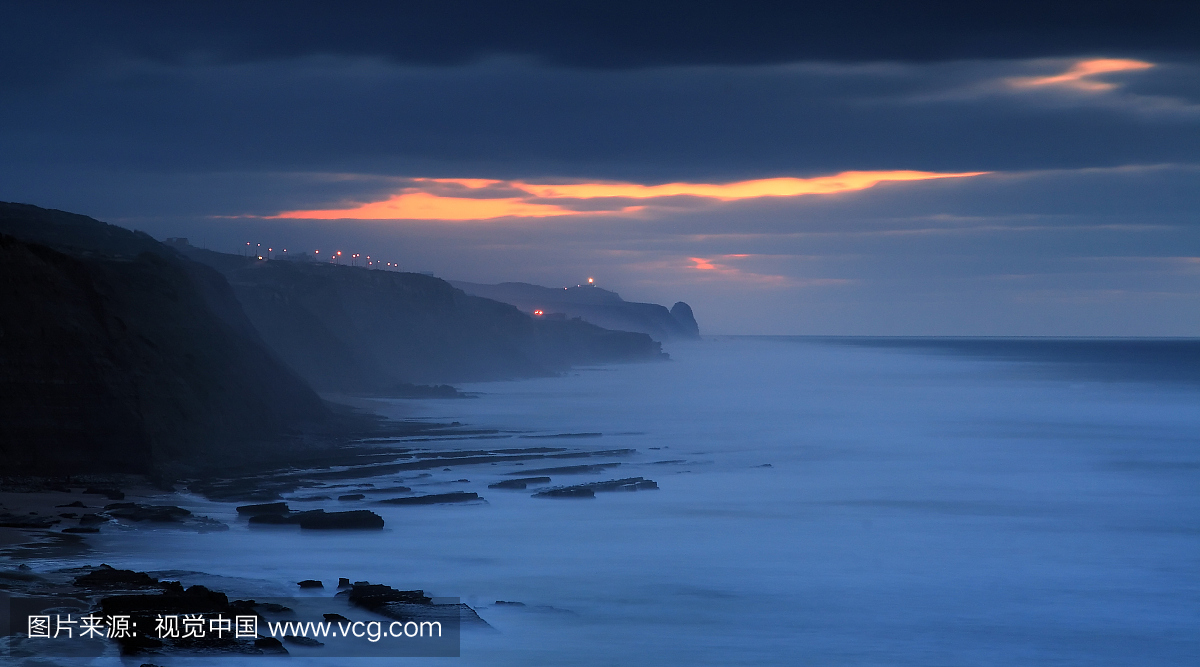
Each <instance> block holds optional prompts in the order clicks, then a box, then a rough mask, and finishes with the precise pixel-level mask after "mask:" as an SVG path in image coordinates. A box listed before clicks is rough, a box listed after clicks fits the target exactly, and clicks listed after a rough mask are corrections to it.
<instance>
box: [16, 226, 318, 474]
mask: <svg viewBox="0 0 1200 667" xmlns="http://www.w3.org/2000/svg"><path fill="white" fill-rule="evenodd" d="M329 418H330V413H329V411H328V408H327V407H326V405H325V404H324V403H323V402H322V401H321V399H320V398H319V397H318V396H317V395H316V394H315V393H314V392H313V391H312V390H311V389H310V388H309V387H308V386H307V385H306V384H305V383H304V382H303V380H301V379H300V378H299V377H297V376H296V374H295V373H293V372H292V371H291V370H290V369H289V368H287V367H286V366H285V365H284V364H283V363H281V362H280V361H279V360H278V359H277V358H276V357H275V355H274V354H272V353H271V352H270V351H269V350H268V349H267V348H266V347H265V346H264V345H263V343H262V341H261V340H260V339H259V337H258V335H257V334H256V332H255V331H254V328H253V326H252V325H251V324H250V322H249V320H247V319H246V318H245V315H244V313H242V310H241V307H240V305H239V304H238V303H237V301H236V299H235V298H234V296H233V292H232V290H230V288H229V286H228V284H227V283H226V282H225V280H224V279H223V278H222V277H221V276H220V274H218V273H217V272H215V271H213V270H212V269H210V268H208V267H205V266H202V265H199V264H197V263H195V262H192V261H190V260H188V259H186V258H183V257H180V256H179V255H177V254H176V253H174V252H173V251H171V250H170V249H168V248H166V247H164V246H162V245H161V244H159V243H158V242H156V241H154V240H153V239H152V238H150V237H149V236H147V235H145V234H140V233H135V232H131V231H129V230H125V229H122V228H120V227H115V226H112V225H106V224H104V223H102V222H99V221H97V220H93V219H91V218H87V217H85V216H79V215H73V214H69V213H64V212H62V211H52V210H47V209H40V208H37V207H34V206H28V205H21V204H7V203H0V472H3V473H4V474H12V473H24V472H31V473H46V472H52V473H55V474H64V473H77V472H118V471H119V472H151V471H157V472H164V471H167V472H170V471H176V472H181V471H186V470H194V469H197V468H203V467H206V466H211V465H213V464H215V463H216V462H220V463H221V464H222V465H229V464H231V463H238V462H251V461H254V460H257V459H263V458H267V457H270V456H274V455H278V454H280V453H282V452H286V451H288V449H289V448H291V447H295V446H296V445H297V444H299V443H301V442H302V441H304V439H305V438H304V434H305V433H311V432H312V431H313V429H321V428H326V427H328V420H329Z"/></svg>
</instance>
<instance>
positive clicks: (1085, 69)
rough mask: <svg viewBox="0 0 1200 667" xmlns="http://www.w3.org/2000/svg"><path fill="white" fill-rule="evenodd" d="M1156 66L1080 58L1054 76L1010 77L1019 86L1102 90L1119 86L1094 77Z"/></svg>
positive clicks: (1142, 62) (1136, 62) (1111, 59)
mask: <svg viewBox="0 0 1200 667" xmlns="http://www.w3.org/2000/svg"><path fill="white" fill-rule="evenodd" d="M1151 67H1154V63H1148V62H1144V61H1141V60H1125V59H1120V58H1096V59H1093V60H1080V61H1079V62H1076V63H1075V64H1074V65H1073V66H1072V67H1071V68H1070V69H1068V70H1067V71H1065V72H1063V73H1062V74H1056V75H1054V76H1029V77H1018V78H1014V79H1009V83H1011V84H1012V85H1014V86H1016V87H1018V88H1034V87H1037V86H1063V87H1064V88H1074V89H1076V90H1085V91H1088V92H1093V93H1094V92H1102V91H1105V90H1112V89H1113V88H1116V87H1117V84H1115V83H1106V82H1104V81H1096V80H1094V79H1093V78H1092V77H1095V76H1097V75H1099V74H1108V73H1110V72H1129V71H1136V70H1142V69H1149V68H1151Z"/></svg>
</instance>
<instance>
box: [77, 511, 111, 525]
mask: <svg viewBox="0 0 1200 667" xmlns="http://www.w3.org/2000/svg"><path fill="white" fill-rule="evenodd" d="M105 521H108V517H106V516H100V515H99V514H84V515H83V516H81V517H79V525H81V526H91V525H94V524H97V523H104V522H105Z"/></svg>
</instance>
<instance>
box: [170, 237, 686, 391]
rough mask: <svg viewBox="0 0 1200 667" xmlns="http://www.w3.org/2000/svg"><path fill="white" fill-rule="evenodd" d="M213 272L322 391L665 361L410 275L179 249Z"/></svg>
mask: <svg viewBox="0 0 1200 667" xmlns="http://www.w3.org/2000/svg"><path fill="white" fill-rule="evenodd" d="M183 252H185V253H186V254H187V255H188V256H189V257H191V258H193V259H195V260H196V261H199V262H203V263H205V264H208V265H210V266H212V267H214V268H216V269H218V270H220V271H221V272H222V273H223V274H224V275H225V277H226V278H227V279H228V280H229V283H230V284H231V285H232V286H233V290H234V293H235V294H236V295H237V298H238V300H239V301H240V302H241V304H242V306H243V308H244V310H245V312H246V314H247V315H248V316H249V318H250V321H251V322H253V324H254V326H255V328H256V329H257V330H258V332H259V334H260V335H261V336H262V338H263V339H264V340H265V341H266V342H267V343H268V344H269V345H270V346H271V348H272V349H273V350H275V351H276V352H277V353H278V354H279V356H280V357H281V358H283V359H284V360H285V361H286V362H287V363H288V364H289V365H290V366H291V367H292V368H293V369H295V370H296V372H298V373H299V374H300V375H301V376H303V377H304V378H305V379H307V380H308V381H309V382H310V383H312V385H313V386H314V387H316V388H318V389H320V390H323V391H335V392H350V393H356V392H376V393H390V392H395V391H396V390H397V388H400V389H401V390H403V388H404V385H405V384H406V383H417V384H438V383H447V382H467V381H476V380H496V379H507V378H515V377H529V376H537V375H546V374H550V373H555V372H559V371H562V370H565V369H567V368H569V367H571V366H573V365H579V364H594V363H604V362H620V361H647V360H655V359H661V358H664V357H665V355H664V354H663V353H662V350H661V346H660V345H659V344H658V343H656V342H654V341H653V340H651V338H650V337H649V336H647V335H645V334H640V333H628V332H623V331H607V330H605V329H602V328H600V327H597V326H594V325H592V324H588V323H587V322H581V321H578V320H575V321H571V320H562V321H544V320H535V319H533V318H531V317H530V316H529V315H527V314H525V313H522V312H520V311H518V310H517V309H516V308H514V307H513V306H511V305H508V304H504V303H499V302H497V301H493V300H490V299H485V298H480V297H475V296H470V295H467V294H465V293H464V292H463V291H461V290H459V289H456V288H454V287H452V286H451V285H450V284H449V283H447V282H445V281H443V280H440V279H438V278H433V277H430V276H425V275H421V274H415V273H400V272H392V271H379V270H370V269H366V268H362V267H348V266H335V265H332V264H325V263H310V262H299V261H283V260H274V261H261V260H256V259H248V258H243V257H240V256H237V255H229V254H223V253H216V252H211V251H207V250H199V249H195V248H185V249H184V250H183Z"/></svg>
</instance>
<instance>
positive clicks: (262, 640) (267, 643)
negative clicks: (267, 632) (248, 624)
mask: <svg viewBox="0 0 1200 667" xmlns="http://www.w3.org/2000/svg"><path fill="white" fill-rule="evenodd" d="M254 647H255V648H262V649H279V650H284V648H283V642H281V641H279V640H278V639H276V638H274V637H259V638H258V639H255V640H254ZM284 652H286V650H284Z"/></svg>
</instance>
